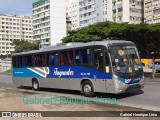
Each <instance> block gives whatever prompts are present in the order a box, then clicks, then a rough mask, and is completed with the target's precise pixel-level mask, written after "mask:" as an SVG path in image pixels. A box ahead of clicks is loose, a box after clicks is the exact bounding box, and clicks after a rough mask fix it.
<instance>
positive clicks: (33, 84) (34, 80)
mask: <svg viewBox="0 0 160 120" xmlns="http://www.w3.org/2000/svg"><path fill="white" fill-rule="evenodd" d="M32 88H33V90H35V91H38V90H39V82H38V80H37V79H33V81H32Z"/></svg>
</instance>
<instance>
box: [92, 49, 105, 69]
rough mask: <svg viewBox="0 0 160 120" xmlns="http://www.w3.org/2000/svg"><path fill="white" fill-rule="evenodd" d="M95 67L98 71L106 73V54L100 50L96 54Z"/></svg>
mask: <svg viewBox="0 0 160 120" xmlns="http://www.w3.org/2000/svg"><path fill="white" fill-rule="evenodd" d="M94 67H95V68H96V69H97V70H100V71H104V53H103V52H102V51H100V50H95V52H94Z"/></svg>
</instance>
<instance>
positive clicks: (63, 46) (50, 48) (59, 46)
mask: <svg viewBox="0 0 160 120" xmlns="http://www.w3.org/2000/svg"><path fill="white" fill-rule="evenodd" d="M124 43H125V44H128V45H134V43H133V42H131V41H125V40H104V41H92V42H87V43H83V42H72V43H64V44H63V43H62V44H57V45H53V46H47V47H44V48H43V49H40V50H31V51H27V52H19V53H13V54H12V56H17V55H27V54H34V53H43V52H49V51H56V50H67V49H71V48H79V47H87V46H93V45H103V46H110V45H119V44H124Z"/></svg>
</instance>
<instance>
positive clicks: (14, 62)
mask: <svg viewBox="0 0 160 120" xmlns="http://www.w3.org/2000/svg"><path fill="white" fill-rule="evenodd" d="M16 59H17V58H16V57H13V60H12V65H13V67H17V60H16Z"/></svg>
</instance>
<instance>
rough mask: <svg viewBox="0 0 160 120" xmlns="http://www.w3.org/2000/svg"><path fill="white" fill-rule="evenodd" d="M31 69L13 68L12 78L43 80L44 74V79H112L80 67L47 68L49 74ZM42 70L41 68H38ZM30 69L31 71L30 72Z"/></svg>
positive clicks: (98, 72) (106, 75)
mask: <svg viewBox="0 0 160 120" xmlns="http://www.w3.org/2000/svg"><path fill="white" fill-rule="evenodd" d="M34 68H36V67H33V69H32V68H30V69H28V68H13V77H38V78H43V77H44V76H43V75H42V74H46V75H45V78H90V79H112V76H111V75H109V74H105V73H103V72H100V71H98V70H95V69H92V68H87V67H81V66H58V67H48V69H49V73H46V71H45V69H44V71H41V72H39V71H36V70H35V69H34ZM38 68H39V69H42V68H43V67H38ZM31 69H32V70H31Z"/></svg>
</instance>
